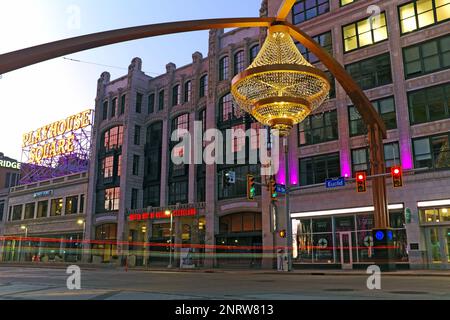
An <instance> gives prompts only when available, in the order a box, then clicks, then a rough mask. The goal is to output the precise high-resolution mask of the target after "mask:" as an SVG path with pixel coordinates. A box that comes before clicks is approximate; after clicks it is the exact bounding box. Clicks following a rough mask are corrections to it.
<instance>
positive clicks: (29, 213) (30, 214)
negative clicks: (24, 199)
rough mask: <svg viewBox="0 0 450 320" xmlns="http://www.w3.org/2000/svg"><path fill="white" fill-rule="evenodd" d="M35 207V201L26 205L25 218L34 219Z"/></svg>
mask: <svg viewBox="0 0 450 320" xmlns="http://www.w3.org/2000/svg"><path fill="white" fill-rule="evenodd" d="M34 207H35V204H34V202H33V203H27V204H26V205H25V218H24V219H25V220H26V219H34Z"/></svg>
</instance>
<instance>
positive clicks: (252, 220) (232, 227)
mask: <svg viewBox="0 0 450 320" xmlns="http://www.w3.org/2000/svg"><path fill="white" fill-rule="evenodd" d="M261 229H262V224H261V213H250V212H249V213H234V214H229V215H226V216H223V217H220V218H219V232H220V233H222V234H225V233H230V232H254V231H261Z"/></svg>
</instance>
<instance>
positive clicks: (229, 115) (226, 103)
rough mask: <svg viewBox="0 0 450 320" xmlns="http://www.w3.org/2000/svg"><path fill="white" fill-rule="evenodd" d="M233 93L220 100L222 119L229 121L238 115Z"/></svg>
mask: <svg viewBox="0 0 450 320" xmlns="http://www.w3.org/2000/svg"><path fill="white" fill-rule="evenodd" d="M234 109H235V108H234V104H233V99H232V97H231V93H228V94H226V95H224V96H223V97H222V98H220V100H219V110H220V120H221V121H227V120H231V119H233V118H235V117H236V114H235V110H234Z"/></svg>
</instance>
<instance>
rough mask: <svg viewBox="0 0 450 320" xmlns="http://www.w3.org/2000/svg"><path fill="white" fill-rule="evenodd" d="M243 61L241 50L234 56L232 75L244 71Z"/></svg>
mask: <svg viewBox="0 0 450 320" xmlns="http://www.w3.org/2000/svg"><path fill="white" fill-rule="evenodd" d="M244 60H245V59H244V51H242V50H241V51H239V52H237V53H236V54H235V55H234V75H236V74H238V73H240V72H242V71H244V68H245V61H244Z"/></svg>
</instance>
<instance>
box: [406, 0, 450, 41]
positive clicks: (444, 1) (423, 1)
mask: <svg viewBox="0 0 450 320" xmlns="http://www.w3.org/2000/svg"><path fill="white" fill-rule="evenodd" d="M399 15H400V28H401V33H402V34H405V33H408V32H412V31H415V30H418V29H422V28H425V27H428V26H431V25H433V24H436V23H439V22H443V21H446V20H448V19H449V18H450V1H449V0H416V1H412V2H410V3H407V4H404V5H401V6H400V7H399Z"/></svg>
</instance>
